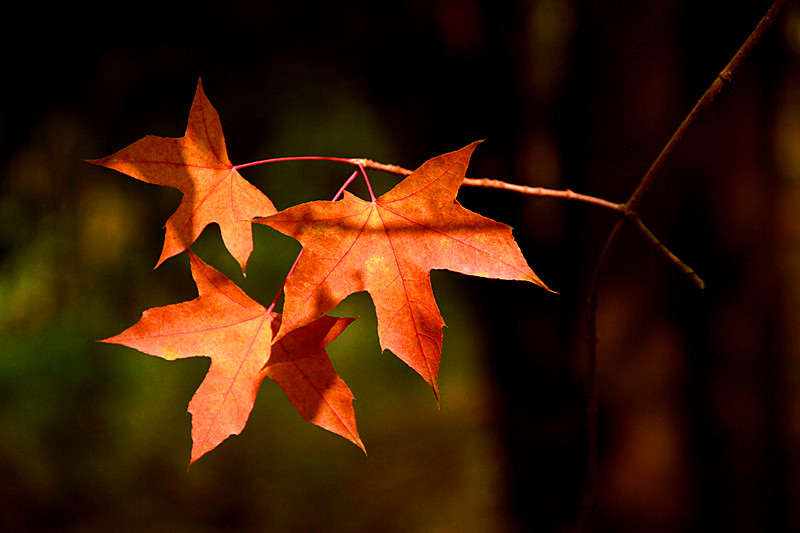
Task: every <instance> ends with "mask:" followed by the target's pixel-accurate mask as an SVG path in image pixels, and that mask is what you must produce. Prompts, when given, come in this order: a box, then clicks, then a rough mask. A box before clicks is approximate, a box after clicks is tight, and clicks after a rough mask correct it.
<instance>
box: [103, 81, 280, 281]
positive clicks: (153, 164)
mask: <svg viewBox="0 0 800 533" xmlns="http://www.w3.org/2000/svg"><path fill="white" fill-rule="evenodd" d="M89 163H92V164H95V165H102V166H104V167H108V168H113V169H114V170H117V171H119V172H122V173H124V174H127V175H129V176H132V177H134V178H136V179H138V180H141V181H144V182H147V183H152V184H155V185H167V186H170V187H174V188H176V189H178V190H180V191H181V192H182V193H183V199H182V200H181V203H180V205H179V206H178V209H177V211H175V213H174V214H173V215H172V216H171V217H170V218H169V220H167V224H166V234H165V237H164V247H163V249H162V251H161V257H160V258H159V259H158V263H156V267H158V266H159V265H160V264H161V263H162V262H164V260H166V259H168V258H170V257H172V256H174V255H177V254H179V253H181V252H182V251H184V250H186V249H187V248H188V247H189V246H190V245H191V244H192V243H193V242H194V241H195V240H197V238H198V237H199V236H200V233H201V232H202V231H203V229H204V228H205V227H206V226H207V225H209V224H211V223H214V222H215V223H217V224H218V225H219V228H220V232H221V233H222V240H223V241H224V242H225V246H226V247H227V248H228V250H229V251H230V253H231V255H232V256H233V257H234V258H235V259H236V261H238V263H239V265H240V266H241V267H242V271H244V270H245V267H246V265H247V259H248V258H249V257H250V253H251V252H252V251H253V233H252V227H251V222H250V219H251V218H253V217H258V216H267V215H271V214H273V213H275V212H276V209H275V206H274V205H273V204H272V202H271V201H270V200H269V198H267V197H266V196H265V195H264V194H263V193H262V192H261V191H260V190H258V189H257V188H256V187H254V186H253V185H252V184H250V183H249V182H248V181H247V180H245V179H244V178H243V177H242V176H241V174H239V171H238V170H236V168H235V167H234V166H233V165H232V164H231V162H230V160H229V159H228V153H227V150H226V148H225V137H224V136H223V134H222V124H221V123H220V120H219V115H218V114H217V111H216V110H215V109H214V107H213V106H212V105H211V102H209V101H208V98H206V95H205V93H204V92H203V87H202V83H201V82H200V81H199V80H198V82H197V92H196V93H195V96H194V101H193V102H192V108H191V110H190V111H189V123H188V125H187V126H186V134H185V135H184V136H183V137H181V138H177V139H175V138H165V137H156V136H153V135H148V136H146V137H145V138H144V139H141V140H139V141H136V142H135V143H133V144H132V145H130V146H128V147H127V148H123V149H122V150H120V151H119V152H117V153H115V154H112V155H110V156H108V157H105V158H102V159H94V160H90V161H89Z"/></svg>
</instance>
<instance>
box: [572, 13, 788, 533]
mask: <svg viewBox="0 0 800 533" xmlns="http://www.w3.org/2000/svg"><path fill="white" fill-rule="evenodd" d="M785 4H786V0H775V2H773V3H772V5H771V6H770V8H769V9H768V10H767V13H766V14H765V15H764V17H763V18H762V19H761V21H760V22H759V23H758V25H757V26H756V27H755V29H754V30H753V32H752V33H751V34H750V36H749V37H748V38H747V40H746V41H745V42H744V44H743V45H742V46H741V47H740V48H739V50H738V51H737V52H736V54H735V55H734V56H733V58H732V59H731V60H730V62H729V63H728V64H727V65H726V66H725V68H724V69H723V70H722V71H721V72H720V73H719V75H718V76H717V78H716V79H715V80H714V81H713V83H712V84H711V85H710V86H709V88H708V89H706V92H705V93H704V94H703V96H702V97H701V98H700V100H699V101H698V102H697V104H695V106H694V108H692V110H691V111H690V112H689V114H688V115H687V116H686V118H685V119H684V120H683V122H682V123H681V125H680V126H679V127H678V129H677V130H675V133H673V134H672V137H671V138H670V139H669V141H667V144H666V145H665V146H664V148H663V149H662V150H661V153H659V154H658V157H656V159H655V161H653V164H652V165H651V166H650V168H649V169H648V170H647V172H646V173H645V175H644V176H643V177H642V180H641V181H640V182H639V185H638V186H637V187H636V189H635V190H634V192H633V194H632V195H631V197H630V198H629V199H628V201H627V202H625V204H624V208H625V210H624V215H625V216H623V217H621V218H620V219H619V220H618V221H617V223H616V224H615V225H614V227H613V228H612V230H611V233H610V234H609V236H608V239H607V240H606V243H605V245H604V246H603V250H602V251H601V252H600V258H599V259H598V261H597V265H596V266H595V270H594V273H593V275H592V280H591V284H590V287H589V296H588V298H587V304H588V305H587V309H588V315H587V320H586V327H587V335H586V337H587V341H586V342H587V347H588V349H587V363H588V365H589V368H588V384H587V386H588V389H589V390H588V395H589V398H588V400H587V405H586V424H587V433H588V434H587V440H588V450H587V452H588V454H587V464H586V481H585V483H584V492H583V498H582V501H581V516H580V529H581V531H584V530H586V529H587V528H588V526H589V522H590V520H591V516H592V514H593V512H594V507H595V499H596V494H597V462H598V452H597V430H598V427H597V413H598V403H599V402H598V393H597V305H598V298H597V288H598V283H599V279H600V273H601V271H602V268H603V265H604V264H605V262H606V259H607V257H608V256H609V254H610V253H611V249H612V247H613V245H614V243H615V242H616V240H617V238H618V237H619V235H620V234H621V233H622V230H623V228H624V227H625V225H626V224H627V222H628V221H634V222H635V223H636V227H637V228H639V230H641V231H642V232H643V234H644V235H645V236H647V237H648V238H650V240H651V241H652V242H653V243H654V244H655V245H656V246H657V247H658V248H659V249H660V250H661V251H662V252H665V253H667V252H669V251H668V250H667V249H666V248H663V245H662V244H661V242H660V241H659V240H658V239H657V238H656V237H655V236H654V235H653V234H652V232H650V230H648V229H647V228H646V227H645V226H644V224H642V223H641V220H640V219H639V215H638V213H637V211H636V210H637V208H638V207H639V204H640V203H641V201H642V199H643V198H644V195H645V193H646V192H647V191H648V189H649V188H650V187H651V185H652V184H653V182H654V181H655V179H656V177H657V176H658V175H659V172H660V171H661V169H662V168H663V166H664V164H665V162H666V161H667V159H668V158H669V157H670V156H671V155H672V153H673V152H674V150H675V146H676V145H677V144H678V143H679V142H680V141H681V139H682V138H683V136H684V134H685V133H686V131H687V130H688V129H689V128H690V127H691V126H692V125H693V124H695V122H696V121H697V118H698V117H699V116H700V115H701V114H702V113H703V111H705V110H706V109H707V108H708V107H709V106H710V105H711V103H712V102H713V101H714V99H715V98H716V97H717V95H718V94H719V93H720V92H721V91H722V89H723V88H724V87H725V86H726V85H728V84H730V83H731V80H732V79H733V75H734V73H735V72H736V71H737V70H738V68H739V66H740V65H741V64H742V62H743V61H744V59H745V58H746V57H747V55H748V54H749V53H750V51H751V50H752V49H753V47H755V45H756V44H757V43H758V41H759V40H760V39H761V37H762V36H763V35H764V33H765V32H766V31H767V29H768V28H769V27H770V26H771V25H772V23H773V22H774V20H775V18H776V17H777V16H778V14H779V13H780V11H781V9H783V7H784V5H785ZM668 255H673V254H671V252H669V253H668ZM673 262H674V261H673ZM676 264H678V263H676ZM686 269H687V270H686V271H685V274H686V275H688V276H689V277H690V278H691V279H693V280H695V278H696V276H697V275H696V274H695V273H694V271H692V270H691V269H689V268H688V267H686ZM698 281H699V284H700V285H699V286H703V285H704V284H703V283H702V280H699V278H696V280H695V283H698Z"/></svg>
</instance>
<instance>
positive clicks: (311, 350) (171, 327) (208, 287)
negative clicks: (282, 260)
mask: <svg viewBox="0 0 800 533" xmlns="http://www.w3.org/2000/svg"><path fill="white" fill-rule="evenodd" d="M189 256H190V262H191V269H192V277H193V278H194V280H195V283H196V284H197V291H198V293H199V297H198V298H196V299H194V300H191V301H189V302H183V303H178V304H173V305H168V306H165V307H157V308H153V309H149V310H147V311H145V312H144V313H143V314H142V318H141V320H139V321H138V322H137V323H136V324H134V325H133V326H131V327H130V328H128V329H126V330H125V331H123V332H122V333H120V334H119V335H116V336H114V337H111V338H108V339H105V340H104V341H103V342H109V343H115V344H122V345H124V346H129V347H131V348H135V349H137V350H139V351H142V352H145V353H148V354H150V355H155V356H158V357H162V358H164V359H168V360H175V359H182V358H185V357H194V356H201V355H202V356H207V357H210V358H211V366H210V368H209V370H208V373H207V374H206V377H205V379H204V380H203V382H202V383H201V384H200V386H199V387H198V389H197V391H196V392H195V394H194V396H193V397H192V400H191V402H190V403H189V413H191V415H192V442H193V444H192V453H191V461H190V464H191V463H194V462H195V461H196V460H197V459H199V458H200V457H201V456H202V455H203V454H205V453H207V452H209V451H210V450H212V449H214V448H215V447H217V446H218V445H219V444H220V443H221V442H222V441H224V440H225V439H227V438H228V437H229V436H231V435H238V434H239V433H240V432H241V431H242V429H244V426H245V424H246V423H247V419H248V418H249V416H250V412H251V411H252V409H253V404H254V402H255V399H256V395H257V393H258V389H259V387H260V386H261V382H262V381H263V380H264V378H265V377H269V378H271V379H273V380H274V381H276V382H277V383H278V384H279V385H280V386H281V387H282V388H283V389H284V392H286V394H287V396H288V397H289V399H290V401H291V402H292V404H293V405H294V406H295V407H296V408H297V410H298V412H299V413H300V415H301V416H302V417H303V419H304V420H308V421H311V422H312V423H314V424H316V425H318V426H320V427H322V428H325V429H327V430H329V431H332V432H333V433H336V434H339V435H341V436H343V437H345V438H347V439H348V440H350V441H352V442H353V443H355V444H356V445H358V446H359V447H360V448H362V449H364V445H363V443H362V442H361V439H360V437H359V436H358V431H357V429H356V423H355V413H354V411H353V394H352V392H350V389H349V388H348V387H347V385H345V383H344V382H343V381H342V380H341V379H340V378H339V376H338V375H336V372H335V371H334V369H333V366H332V365H331V363H330V360H329V359H328V355H327V353H326V352H325V347H326V346H327V345H328V344H329V343H330V342H331V341H333V340H334V339H335V338H336V337H338V336H339V334H341V333H342V331H344V329H345V328H346V327H347V326H348V325H349V324H350V323H351V322H352V321H353V320H354V319H352V318H334V317H328V316H324V317H321V318H319V320H316V321H315V322H313V323H310V324H309V325H308V326H306V327H304V328H301V329H299V330H295V331H294V332H293V334H292V335H287V336H286V337H284V338H283V339H281V340H280V341H278V342H277V343H275V344H273V332H274V331H277V328H278V326H279V325H280V315H279V314H277V313H272V312H270V311H268V310H267V309H265V308H264V307H262V306H261V305H260V304H258V303H257V302H255V301H253V300H251V299H250V298H249V297H248V296H247V295H246V294H245V293H244V292H243V291H242V290H241V289H240V288H239V287H237V286H236V285H235V284H234V283H233V282H232V281H230V280H229V279H228V278H226V277H225V276H224V275H222V274H221V273H219V272H218V271H217V270H215V269H213V268H212V267H210V266H208V265H207V264H205V263H204V262H203V261H201V260H200V259H199V258H198V257H197V256H196V255H194V254H193V253H192V252H191V251H190V252H189ZM273 330H274V331H273Z"/></svg>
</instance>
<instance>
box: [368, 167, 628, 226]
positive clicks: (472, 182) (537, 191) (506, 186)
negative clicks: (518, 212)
mask: <svg viewBox="0 0 800 533" xmlns="http://www.w3.org/2000/svg"><path fill="white" fill-rule="evenodd" d="M354 161H360V162H361V163H362V164H363V165H364V167H366V168H372V169H375V170H383V171H384V172H389V173H391V174H397V175H400V176H408V175H410V174H411V172H412V171H411V170H408V169H407V168H403V167H400V166H397V165H387V164H385V163H378V162H377V161H372V160H370V159H358V160H354ZM462 183H463V185H468V186H470V187H487V188H490V189H502V190H505V191H513V192H518V193H521V194H529V195H531V196H540V197H548V198H562V199H565V200H575V201H578V202H583V203H587V204H593V205H596V206H599V207H604V208H606V209H610V210H612V211H616V212H618V213H624V212H625V206H624V205H623V204H616V203H614V202H609V201H608V200H603V199H602V198H596V197H594V196H588V195H586V194H579V193H576V192H573V191H571V190H569V189H566V190H559V189H546V188H544V187H528V186H526V185H516V184H514V183H508V182H506V181H500V180H493V179H488V178H481V179H474V178H464V181H463V182H462Z"/></svg>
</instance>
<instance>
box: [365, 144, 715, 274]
mask: <svg viewBox="0 0 800 533" xmlns="http://www.w3.org/2000/svg"><path fill="white" fill-rule="evenodd" d="M353 161H357V162H360V163H361V164H363V165H364V167H365V168H370V169H376V170H383V171H384V172H389V173H391V174H397V175H400V176H408V175H410V174H411V172H412V171H411V170H408V169H406V168H403V167H400V166H397V165H387V164H385V163H378V162H376V161H372V160H370V159H354V160H353ZM463 184H464V185H469V186H472V187H489V188H493V189H502V190H505V191H513V192H518V193H521V194H529V195H531V196H539V197H545V198H562V199H564V200H574V201H578V202H583V203H586V204H591V205H596V206H599V207H603V208H605V209H610V210H611V211H615V212H616V213H617V214H620V215H624V214H625V211H626V207H625V204H617V203H614V202H609V201H608V200H603V199H602V198H597V197H595V196H588V195H586V194H580V193H576V192H573V191H571V190H569V189H566V190H559V189H546V188H544V187H528V186H526V185H515V184H513V183H508V182H505V181H500V180H493V179H488V178H481V179H474V178H464V182H463ZM629 216H630V215H629ZM635 218H636V227H637V228H638V229H639V230H640V231H641V232H642V234H643V235H644V236H645V237H646V238H647V239H648V240H649V241H650V242H652V243H653V245H655V246H656V247H657V248H658V250H659V251H660V252H661V253H663V254H664V257H666V258H667V260H668V261H669V262H670V263H672V264H674V265H675V266H676V267H677V268H678V270H679V271H680V272H682V273H683V274H684V275H685V276H686V277H687V278H689V279H690V280H691V281H692V283H694V284H695V285H697V286H698V287H699V288H701V289H702V288H705V283H704V282H703V280H702V279H700V277H699V276H698V275H697V273H696V272H695V271H694V270H693V269H692V268H690V267H689V266H688V265H686V263H684V262H683V261H681V260H680V258H678V256H676V255H675V254H674V253H672V252H671V251H670V250H669V249H668V248H667V247H666V246H665V245H664V244H663V243H662V242H661V241H660V240H659V239H658V238H657V237H656V236H655V235H654V234H653V232H652V231H650V229H649V228H647V226H645V225H644V223H643V222H642V221H641V220H639V218H638V216H636V217H635Z"/></svg>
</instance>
